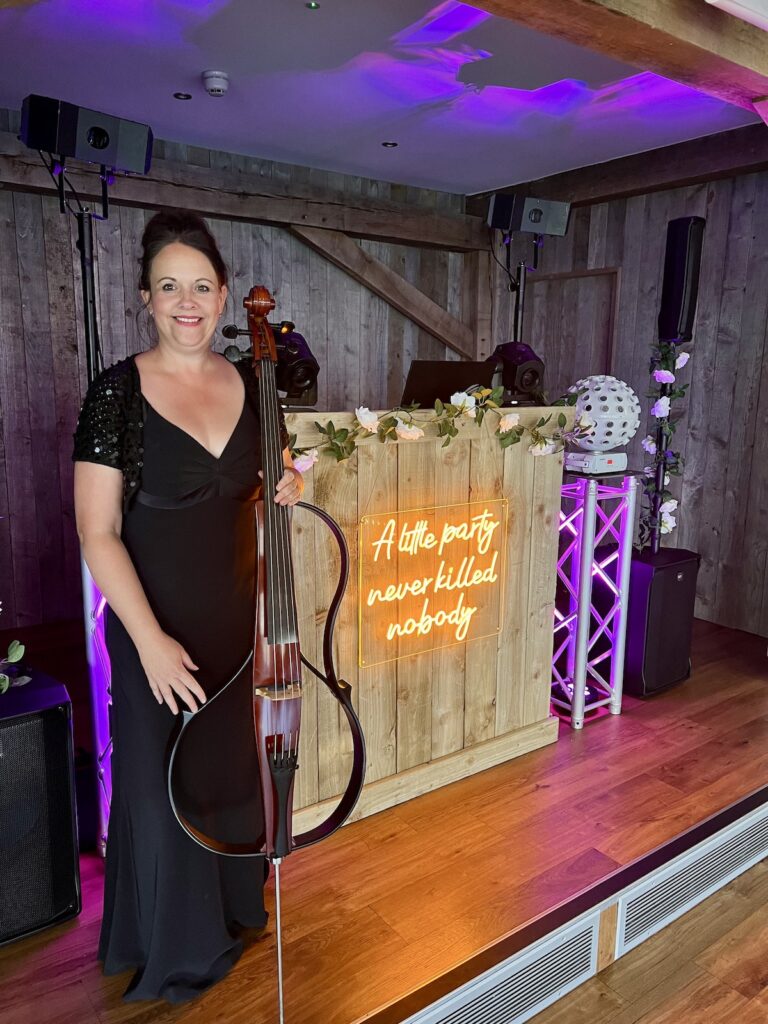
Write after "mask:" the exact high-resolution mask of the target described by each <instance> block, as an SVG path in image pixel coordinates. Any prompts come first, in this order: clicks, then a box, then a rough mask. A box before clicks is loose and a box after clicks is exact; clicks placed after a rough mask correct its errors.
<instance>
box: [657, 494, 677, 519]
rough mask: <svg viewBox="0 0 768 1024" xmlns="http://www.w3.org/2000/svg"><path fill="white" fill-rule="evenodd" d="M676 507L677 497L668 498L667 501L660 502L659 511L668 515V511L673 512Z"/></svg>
mask: <svg viewBox="0 0 768 1024" xmlns="http://www.w3.org/2000/svg"><path fill="white" fill-rule="evenodd" d="M676 508H677V498H670V499H669V501H665V502H663V503H662V505H661V507H660V509H659V511H660V512H661V514H662V515H668V514H669V513H670V512H674V511H675V509H676Z"/></svg>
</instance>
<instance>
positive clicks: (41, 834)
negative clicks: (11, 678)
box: [0, 673, 81, 944]
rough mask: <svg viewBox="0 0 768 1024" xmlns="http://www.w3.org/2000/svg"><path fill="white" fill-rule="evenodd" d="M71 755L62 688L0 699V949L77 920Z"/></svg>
mask: <svg viewBox="0 0 768 1024" xmlns="http://www.w3.org/2000/svg"><path fill="white" fill-rule="evenodd" d="M72 748H73V744H72V705H71V703H70V701H69V697H68V695H67V691H66V690H65V688H64V687H63V686H62V685H61V683H57V682H56V681H55V680H54V679H51V678H50V677H49V676H45V675H43V674H42V673H34V675H33V678H32V681H31V682H29V683H27V685H26V686H23V687H18V688H12V689H10V690H8V692H7V693H4V694H3V695H2V696H0V944H2V943H4V942H11V941H12V940H13V939H20V938H22V937H23V936H25V935H29V934H31V933H32V932H36V931H39V930H40V929H41V928H46V927H48V926H49V925H53V924H58V923H59V922H61V921H66V920H67V919H68V918H70V917H74V916H75V915H76V914H79V913H80V906H81V904H80V871H79V865H78V851H77V827H76V816H75V796H74V758H73V749H72Z"/></svg>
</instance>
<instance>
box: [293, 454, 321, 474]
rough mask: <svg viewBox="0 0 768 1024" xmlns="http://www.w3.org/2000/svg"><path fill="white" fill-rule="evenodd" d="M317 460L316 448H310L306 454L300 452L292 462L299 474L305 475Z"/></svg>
mask: <svg viewBox="0 0 768 1024" xmlns="http://www.w3.org/2000/svg"><path fill="white" fill-rule="evenodd" d="M317 459H318V455H317V448H310V450H309V451H308V452H302V453H301V455H297V456H296V458H295V459H294V460H293V465H294V468H295V469H298V471H299V472H300V473H306V472H307V470H310V469H312V467H313V466H314V464H315V463H316V462H317Z"/></svg>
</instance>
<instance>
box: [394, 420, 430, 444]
mask: <svg viewBox="0 0 768 1024" xmlns="http://www.w3.org/2000/svg"><path fill="white" fill-rule="evenodd" d="M395 419H396V421H397V426H396V427H395V433H396V434H397V436H398V437H399V438H402V440H403V441H416V440H417V439H418V438H420V437H424V431H423V430H422V429H421V427H417V426H416V424H415V423H414V424H412V425H409V424H408V423H403V421H402V420H401V419H400V417H399V416H397V417H395Z"/></svg>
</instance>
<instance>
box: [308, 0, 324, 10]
mask: <svg viewBox="0 0 768 1024" xmlns="http://www.w3.org/2000/svg"><path fill="white" fill-rule="evenodd" d="M304 6H305V7H306V8H307V10H309V11H316V10H317V9H318V8H319V7H320V4H318V3H316V2H315V0H310V3H308V4H304Z"/></svg>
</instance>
